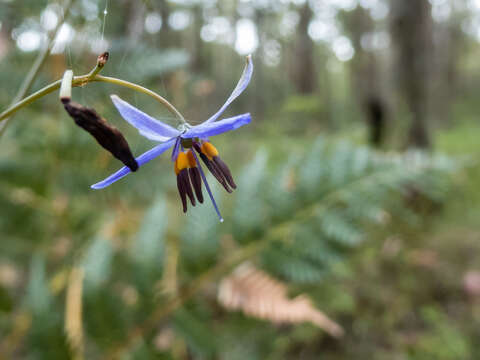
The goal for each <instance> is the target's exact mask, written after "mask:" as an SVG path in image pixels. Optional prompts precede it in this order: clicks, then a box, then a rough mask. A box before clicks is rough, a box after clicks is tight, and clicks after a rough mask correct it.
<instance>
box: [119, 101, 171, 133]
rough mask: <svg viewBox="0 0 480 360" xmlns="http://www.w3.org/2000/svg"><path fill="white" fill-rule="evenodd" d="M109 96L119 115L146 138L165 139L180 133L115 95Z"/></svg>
mask: <svg viewBox="0 0 480 360" xmlns="http://www.w3.org/2000/svg"><path fill="white" fill-rule="evenodd" d="M111 98H112V101H113V103H114V104H115V106H116V107H117V109H118V111H119V112H120V115H122V117H123V118H124V119H125V120H126V121H128V122H129V123H130V124H131V125H133V126H135V127H136V128H137V129H138V131H139V132H140V134H142V135H143V136H145V137H146V138H147V139H150V140H155V141H166V140H168V139H170V138H172V137H176V136H178V135H179V134H180V131H178V130H177V129H175V128H173V127H171V126H170V125H167V124H164V123H162V122H160V121H158V120H156V119H154V118H152V117H151V116H149V115H147V114H145V113H144V112H143V111H141V110H139V109H137V108H136V107H134V106H132V105H130V104H129V103H127V102H126V101H123V100H122V99H120V98H119V97H118V96H117V95H112V96H111Z"/></svg>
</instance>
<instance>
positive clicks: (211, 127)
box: [181, 113, 252, 139]
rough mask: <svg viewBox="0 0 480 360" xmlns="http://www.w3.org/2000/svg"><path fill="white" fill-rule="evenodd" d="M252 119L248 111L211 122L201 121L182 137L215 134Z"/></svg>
mask: <svg viewBox="0 0 480 360" xmlns="http://www.w3.org/2000/svg"><path fill="white" fill-rule="evenodd" d="M250 121H252V118H251V116H250V114H249V113H247V114H242V115H238V116H235V117H232V118H228V119H223V120H220V121H216V122H213V123H209V124H207V123H202V124H200V125H197V126H193V127H192V128H190V129H189V130H188V131H187V132H186V133H185V134H182V135H181V137H182V138H185V139H187V138H194V137H199V138H206V137H209V136H215V135H218V134H222V133H224V132H226V131H230V130H235V129H238V128H239V127H240V126H243V125H246V124H248V123H249V122H250Z"/></svg>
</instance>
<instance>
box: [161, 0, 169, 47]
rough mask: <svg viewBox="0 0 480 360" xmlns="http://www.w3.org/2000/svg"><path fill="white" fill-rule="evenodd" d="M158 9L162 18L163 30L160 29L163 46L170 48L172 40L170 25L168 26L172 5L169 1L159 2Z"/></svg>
mask: <svg viewBox="0 0 480 360" xmlns="http://www.w3.org/2000/svg"><path fill="white" fill-rule="evenodd" d="M158 7H159V9H160V17H161V18H162V28H161V29H160V39H161V42H160V44H161V46H162V47H163V48H168V47H169V46H170V44H171V39H170V33H171V29H170V25H169V24H168V18H169V17H170V5H169V4H168V1H167V0H159V1H158Z"/></svg>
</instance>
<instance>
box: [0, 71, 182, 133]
mask: <svg viewBox="0 0 480 360" xmlns="http://www.w3.org/2000/svg"><path fill="white" fill-rule="evenodd" d="M92 81H99V82H106V83H110V84H115V85H119V86H124V87H127V88H130V89H132V90H135V91H138V92H141V93H144V94H147V95H149V96H151V97H153V98H154V99H155V100H157V101H158V102H160V103H161V104H162V105H163V106H165V107H166V108H167V109H168V111H170V112H171V113H172V114H173V115H175V116H176V117H177V118H178V119H179V120H180V122H182V123H183V124H185V123H186V121H185V118H184V117H183V116H182V114H180V112H179V111H178V110H177V109H176V108H175V107H174V106H173V105H172V104H170V102H168V100H167V99H165V98H163V97H162V96H160V95H158V94H157V93H156V92H154V91H152V90H149V89H147V88H145V87H143V86H140V85H137V84H134V83H131V82H129V81H125V80H121V79H116V78H113V77H108V76H101V75H94V76H93V77H91V75H90V74H87V75H82V76H75V77H74V78H73V82H72V86H85V85H86V84H88V83H89V82H92ZM61 82H62V81H61V80H57V81H55V82H53V83H51V84H50V85H47V86H45V87H44V88H42V89H40V90H38V91H36V92H35V93H33V94H31V95H30V96H28V97H26V98H25V99H23V100H21V101H19V102H17V103H16V104H14V105H13V106H11V107H10V108H8V109H7V110H5V111H4V112H2V113H1V114H0V122H1V121H2V120H5V119H6V118H8V117H9V116H11V115H12V114H14V113H15V112H17V111H18V110H20V109H21V108H23V107H25V106H27V105H29V104H31V103H32V102H34V101H35V100H38V99H40V98H41V97H43V96H45V95H48V94H50V93H52V92H54V91H55V90H57V89H59V88H60V84H61Z"/></svg>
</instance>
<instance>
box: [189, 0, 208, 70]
mask: <svg viewBox="0 0 480 360" xmlns="http://www.w3.org/2000/svg"><path fill="white" fill-rule="evenodd" d="M202 26H203V7H202V5H200V4H196V5H195V6H194V7H193V31H194V34H193V38H194V41H193V44H192V61H191V64H192V70H193V71H194V72H200V71H202V70H204V69H205V63H204V54H203V40H202V38H201V37H200V33H201V30H202Z"/></svg>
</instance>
